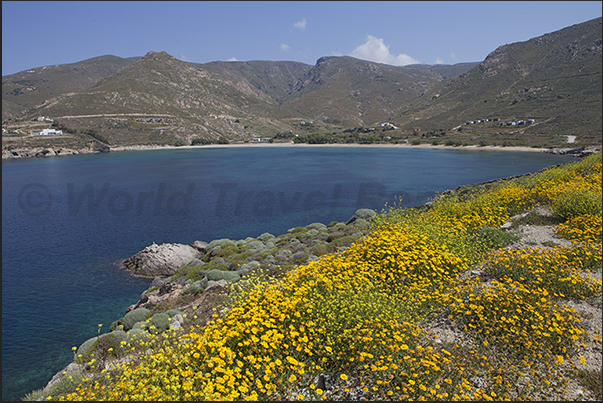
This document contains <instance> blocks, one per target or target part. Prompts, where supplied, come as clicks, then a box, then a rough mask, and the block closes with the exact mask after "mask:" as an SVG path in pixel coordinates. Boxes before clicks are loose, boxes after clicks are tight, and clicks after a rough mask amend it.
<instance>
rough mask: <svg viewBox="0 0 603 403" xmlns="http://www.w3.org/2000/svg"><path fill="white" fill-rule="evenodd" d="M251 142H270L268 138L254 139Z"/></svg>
mask: <svg viewBox="0 0 603 403" xmlns="http://www.w3.org/2000/svg"><path fill="white" fill-rule="evenodd" d="M251 141H253V142H255V143H268V142H269V141H270V137H254V138H252V139H251Z"/></svg>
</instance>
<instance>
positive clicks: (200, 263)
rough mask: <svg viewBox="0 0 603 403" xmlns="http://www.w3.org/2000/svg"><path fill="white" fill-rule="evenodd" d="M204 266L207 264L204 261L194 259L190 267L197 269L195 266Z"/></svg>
mask: <svg viewBox="0 0 603 403" xmlns="http://www.w3.org/2000/svg"><path fill="white" fill-rule="evenodd" d="M204 264H205V262H204V261H203V260H199V259H193V260H191V262H190V263H189V264H188V265H189V266H190V267H195V266H202V265H204Z"/></svg>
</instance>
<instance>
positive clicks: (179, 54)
mask: <svg viewBox="0 0 603 403" xmlns="http://www.w3.org/2000/svg"><path fill="white" fill-rule="evenodd" d="M178 59H179V60H182V61H183V62H192V60H191V59H189V58H188V57H186V55H183V54H182V53H178Z"/></svg>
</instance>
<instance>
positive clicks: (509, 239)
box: [472, 227, 520, 250]
mask: <svg viewBox="0 0 603 403" xmlns="http://www.w3.org/2000/svg"><path fill="white" fill-rule="evenodd" d="M519 238H520V237H519V236H518V235H516V234H513V233H512V232H507V231H501V230H498V229H495V228H491V227H482V228H479V229H478V230H477V231H476V234H475V235H474V237H473V239H472V240H473V242H475V244H476V246H478V247H479V246H482V247H483V248H485V249H484V250H490V249H499V248H502V247H504V246H507V245H509V244H511V243H513V242H514V241H516V240H518V239H519Z"/></svg>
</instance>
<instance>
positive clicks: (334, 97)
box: [283, 56, 472, 127]
mask: <svg viewBox="0 0 603 403" xmlns="http://www.w3.org/2000/svg"><path fill="white" fill-rule="evenodd" d="M471 66H472V64H465V65H463V66H461V67H460V71H461V72H464V71H466V70H468V69H469V68H470V67H471ZM441 69H442V71H444V70H443V68H441ZM442 80H443V77H442V75H441V74H440V73H438V72H437V69H434V68H433V66H427V65H412V66H404V67H399V66H391V65H387V64H381V63H373V62H368V61H364V60H359V59H355V58H352V57H348V56H340V57H322V58H320V59H318V61H317V62H316V65H315V66H314V67H312V68H311V69H310V70H308V71H307V72H306V73H305V74H304V75H303V76H302V77H301V78H300V79H299V81H298V82H297V84H296V85H295V86H294V87H293V88H292V91H291V92H290V93H289V94H288V96H287V97H285V98H284V100H283V105H286V106H287V107H288V108H290V109H292V110H295V111H298V112H299V113H304V114H306V115H307V114H309V115H310V116H312V118H313V119H315V120H324V121H327V122H333V123H336V124H342V125H343V126H346V127H349V126H356V125H365V124H366V125H369V124H373V123H376V122H379V121H383V120H384V119H387V118H389V116H390V115H392V114H394V113H396V112H398V111H402V110H405V109H406V108H407V107H408V106H409V105H410V103H411V101H413V100H414V99H416V98H417V97H419V96H420V94H422V93H423V92H424V91H426V90H427V89H428V88H429V87H431V86H432V85H434V84H436V83H438V82H439V81H442Z"/></svg>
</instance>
